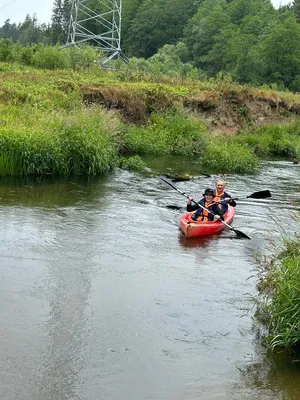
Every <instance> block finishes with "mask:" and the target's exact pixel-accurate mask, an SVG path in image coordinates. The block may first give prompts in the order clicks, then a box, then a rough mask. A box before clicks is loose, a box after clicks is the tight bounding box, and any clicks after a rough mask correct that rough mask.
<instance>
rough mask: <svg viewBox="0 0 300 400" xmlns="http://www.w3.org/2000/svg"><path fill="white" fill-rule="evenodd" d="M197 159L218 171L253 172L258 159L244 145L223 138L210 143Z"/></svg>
mask: <svg viewBox="0 0 300 400" xmlns="http://www.w3.org/2000/svg"><path fill="white" fill-rule="evenodd" d="M199 161H200V162H201V164H202V165H204V166H205V167H207V168H209V169H211V170H213V171H215V172H218V173H220V172H237V173H253V172H255V170H256V168H257V166H258V160H257V159H256V157H255V156H254V155H253V153H252V152H251V151H250V150H249V149H248V148H247V147H246V146H243V145H241V144H235V143H231V142H226V141H224V140H219V141H215V142H214V143H211V144H210V145H209V146H208V147H207V149H206V151H205V153H204V155H203V156H202V157H201V158H200V160H199Z"/></svg>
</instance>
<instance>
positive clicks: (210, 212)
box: [186, 188, 224, 222]
mask: <svg viewBox="0 0 300 400" xmlns="http://www.w3.org/2000/svg"><path fill="white" fill-rule="evenodd" d="M214 195H215V193H214V191H213V189H210V188H207V189H205V191H204V193H203V199H202V200H200V201H199V203H198V204H199V205H198V204H192V200H193V199H192V198H189V199H188V203H187V207H186V208H187V211H194V210H196V212H195V213H194V214H192V216H191V219H192V220H194V221H204V222H205V221H216V220H218V219H221V220H224V217H223V212H222V210H221V209H220V208H219V206H218V204H217V203H216V202H215V201H214V200H213V198H214ZM199 206H202V207H204V208H206V210H205V209H204V208H202V207H199Z"/></svg>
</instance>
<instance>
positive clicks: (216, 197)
mask: <svg viewBox="0 0 300 400" xmlns="http://www.w3.org/2000/svg"><path fill="white" fill-rule="evenodd" d="M223 194H224V192H222V193H221V194H218V193H217V192H216V194H215V197H214V202H215V203H217V202H218V201H222V196H223ZM218 208H219V209H220V210H222V204H221V203H219V204H218Z"/></svg>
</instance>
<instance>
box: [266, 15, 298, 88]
mask: <svg viewBox="0 0 300 400" xmlns="http://www.w3.org/2000/svg"><path fill="white" fill-rule="evenodd" d="M299 41H300V25H299V24H298V23H297V22H296V19H295V17H289V18H286V19H285V20H284V21H283V22H282V23H280V24H278V25H276V26H275V28H274V29H273V30H272V32H271V34H270V35H269V36H267V37H266V39H265V40H264V41H263V43H262V55H263V60H264V62H265V64H266V66H267V68H266V74H265V76H264V79H265V82H269V83H272V82H282V83H283V84H284V85H285V86H286V87H290V86H291V85H293V82H294V79H295V76H296V75H298V74H299V70H300V48H299Z"/></svg>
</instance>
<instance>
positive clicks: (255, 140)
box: [234, 122, 300, 158]
mask: <svg viewBox="0 0 300 400" xmlns="http://www.w3.org/2000/svg"><path fill="white" fill-rule="evenodd" d="M234 141H235V142H237V143H240V144H245V145H247V146H248V147H249V148H251V149H252V150H253V152H254V154H256V155H257V156H282V157H288V158H295V157H297V156H299V154H300V125H299V122H294V123H292V124H286V125H271V126H264V127H261V128H259V129H257V130H256V131H254V132H251V133H241V134H239V135H238V136H236V138H235V139H234Z"/></svg>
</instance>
